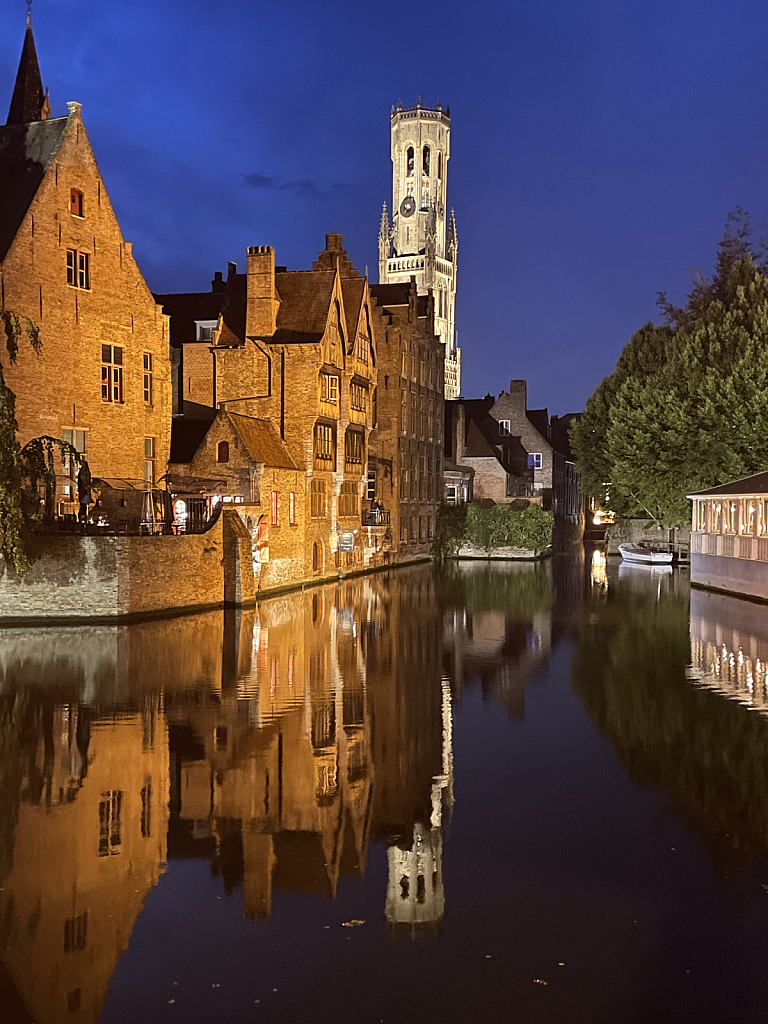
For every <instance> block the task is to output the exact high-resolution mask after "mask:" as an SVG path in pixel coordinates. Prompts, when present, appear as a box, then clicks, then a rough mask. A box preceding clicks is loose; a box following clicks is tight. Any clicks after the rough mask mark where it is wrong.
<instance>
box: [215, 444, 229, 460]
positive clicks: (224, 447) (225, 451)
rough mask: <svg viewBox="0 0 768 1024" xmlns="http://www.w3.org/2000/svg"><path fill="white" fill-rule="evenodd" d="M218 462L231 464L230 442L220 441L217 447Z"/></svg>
mask: <svg viewBox="0 0 768 1024" xmlns="http://www.w3.org/2000/svg"><path fill="white" fill-rule="evenodd" d="M216 461H217V462H229V441H219V443H218V445H217V446H216Z"/></svg>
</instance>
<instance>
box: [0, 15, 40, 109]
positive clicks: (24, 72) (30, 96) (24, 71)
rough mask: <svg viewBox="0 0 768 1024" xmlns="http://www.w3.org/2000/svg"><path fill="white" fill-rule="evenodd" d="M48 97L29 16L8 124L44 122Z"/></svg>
mask: <svg viewBox="0 0 768 1024" xmlns="http://www.w3.org/2000/svg"><path fill="white" fill-rule="evenodd" d="M50 109H51V108H50V104H49V103H48V97H47V96H46V93H45V90H44V89H43V79H42V77H41V75H40V65H39V64H38V61H37V50H36V48H35V37H34V36H33V34H32V20H31V18H30V17H29V15H28V16H27V31H26V32H25V33H24V45H23V46H22V48H21V60H20V61H19V70H18V71H17V72H16V84H15V85H14V87H13V95H12V96H11V106H10V109H9V111H8V120H7V121H6V124H29V123H30V122H31V121H44V120H45V119H46V118H47V117H48V114H49V112H50Z"/></svg>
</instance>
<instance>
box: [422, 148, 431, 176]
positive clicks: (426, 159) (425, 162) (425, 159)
mask: <svg viewBox="0 0 768 1024" xmlns="http://www.w3.org/2000/svg"><path fill="white" fill-rule="evenodd" d="M430 156H431V154H430V150H429V146H425V147H424V149H423V151H422V155H421V173H422V174H424V175H426V176H427V177H429V173H430V172H429V167H430V163H431V160H430Z"/></svg>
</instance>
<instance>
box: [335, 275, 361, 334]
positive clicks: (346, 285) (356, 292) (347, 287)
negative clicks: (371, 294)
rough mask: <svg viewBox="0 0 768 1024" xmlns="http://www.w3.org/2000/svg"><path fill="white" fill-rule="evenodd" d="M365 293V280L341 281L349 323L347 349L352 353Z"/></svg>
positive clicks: (345, 314) (345, 279)
mask: <svg viewBox="0 0 768 1024" xmlns="http://www.w3.org/2000/svg"><path fill="white" fill-rule="evenodd" d="M364 291H365V278H363V277H343V278H342V279H341V294H342V296H343V297H344V318H345V319H346V321H347V347H348V349H349V350H350V351H352V346H353V344H354V341H355V336H356V334H357V323H358V320H359V319H360V307H361V305H362V302H363V292H364Z"/></svg>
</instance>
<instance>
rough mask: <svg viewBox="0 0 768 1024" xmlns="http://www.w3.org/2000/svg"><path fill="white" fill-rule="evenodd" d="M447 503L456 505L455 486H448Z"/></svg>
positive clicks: (446, 489) (446, 491)
mask: <svg viewBox="0 0 768 1024" xmlns="http://www.w3.org/2000/svg"><path fill="white" fill-rule="evenodd" d="M445 503H446V505H455V504H456V488H455V487H454V486H453V484H448V485H447V486H446V488H445Z"/></svg>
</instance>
